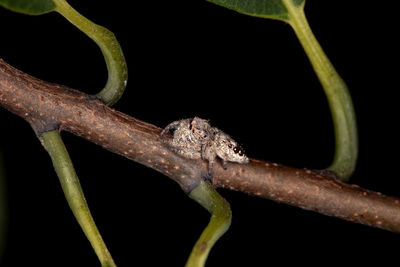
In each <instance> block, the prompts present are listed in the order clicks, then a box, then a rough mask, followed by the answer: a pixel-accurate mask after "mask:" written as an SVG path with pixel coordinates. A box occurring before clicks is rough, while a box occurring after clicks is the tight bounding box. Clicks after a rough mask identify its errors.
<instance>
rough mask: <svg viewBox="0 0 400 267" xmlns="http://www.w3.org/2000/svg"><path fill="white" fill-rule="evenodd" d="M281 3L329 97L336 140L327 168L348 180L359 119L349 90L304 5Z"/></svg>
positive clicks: (289, 0)
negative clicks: (323, 45) (328, 55)
mask: <svg viewBox="0 0 400 267" xmlns="http://www.w3.org/2000/svg"><path fill="white" fill-rule="evenodd" d="M282 1H283V3H284V4H285V6H286V8H287V9H288V13H289V20H288V22H289V24H290V25H291V26H292V27H293V29H294V31H295V33H296V35H297V37H298V38H299V40H300V43H301V44H302V46H303V48H304V50H305V52H306V54H307V56H308V58H309V60H310V62H311V64H312V66H313V68H314V71H315V73H316V74H317V76H318V78H319V81H320V82H321V84H322V87H323V88H324V91H325V94H326V96H327V98H328V103H329V106H330V109H331V113H332V118H333V124H334V131H335V137H336V147H335V156H334V160H333V162H332V164H331V166H330V167H329V168H328V169H329V170H331V171H333V172H334V173H335V174H336V175H338V176H339V177H340V178H341V179H342V180H345V181H347V180H348V179H349V178H350V176H351V175H352V173H353V172H354V169H355V166H356V161H357V156H358V136H357V124H356V116H355V112H354V108H353V103H352V100H351V96H350V93H349V90H348V89H347V86H346V84H345V83H344V81H343V80H342V78H341V77H340V76H339V74H338V73H337V72H336V70H335V68H334V67H333V65H332V63H331V62H330V61H329V59H328V58H327V56H326V55H325V53H324V51H323V50H322V48H321V46H320V45H319V43H318V41H317V39H316V38H315V36H314V34H313V33H312V31H311V29H310V26H309V24H308V22H307V19H306V17H305V14H304V5H302V6H299V7H296V6H295V5H293V3H292V2H291V1H293V0H282Z"/></svg>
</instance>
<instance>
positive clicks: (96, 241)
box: [39, 130, 116, 267]
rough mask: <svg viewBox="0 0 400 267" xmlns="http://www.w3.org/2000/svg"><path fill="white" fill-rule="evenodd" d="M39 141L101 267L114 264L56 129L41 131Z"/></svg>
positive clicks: (112, 266)
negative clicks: (48, 156)
mask: <svg viewBox="0 0 400 267" xmlns="http://www.w3.org/2000/svg"><path fill="white" fill-rule="evenodd" d="M39 138H40V141H41V143H42V144H43V146H44V147H45V149H46V150H47V152H48V153H49V155H50V157H51V160H52V162H53V166H54V169H55V171H56V173H57V175H58V178H59V180H60V182H61V186H62V189H63V191H64V194H65V197H66V199H67V201H68V204H69V206H70V208H71V210H72V212H73V214H74V215H75V218H76V219H77V221H78V223H79V225H80V226H81V228H82V230H83V232H84V233H85V235H86V237H87V238H88V239H89V241H90V243H91V245H92V247H93V249H94V251H95V253H96V254H97V257H98V258H99V260H100V262H101V264H102V266H103V267H106V266H107V267H114V266H116V265H115V263H114V261H113V259H112V257H111V254H110V253H109V251H108V249H107V247H106V245H105V243H104V241H103V239H102V237H101V235H100V232H99V230H98V229H97V227H96V224H95V222H94V220H93V217H92V215H91V214H90V210H89V207H88V205H87V203H86V199H85V196H84V195H83V191H82V188H81V185H80V183H79V179H78V176H77V175H76V172H75V169H74V166H73V164H72V161H71V159H70V157H69V155H68V152H67V149H66V148H65V145H64V143H63V141H62V139H61V136H60V133H59V131H58V130H54V131H49V132H45V133H43V134H42V135H41V136H40V137H39Z"/></svg>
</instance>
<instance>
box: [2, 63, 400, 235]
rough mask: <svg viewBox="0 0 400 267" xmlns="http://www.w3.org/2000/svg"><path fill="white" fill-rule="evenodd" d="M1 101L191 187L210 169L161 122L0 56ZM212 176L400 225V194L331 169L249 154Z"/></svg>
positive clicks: (306, 205)
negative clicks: (177, 144)
mask: <svg viewBox="0 0 400 267" xmlns="http://www.w3.org/2000/svg"><path fill="white" fill-rule="evenodd" d="M0 106H2V107H4V108H5V109H7V110H9V111H10V112H12V113H14V114H16V115H18V116H20V117H23V118H24V119H25V120H26V121H28V122H29V123H30V124H31V126H32V127H33V129H34V130H35V132H36V134H37V135H40V134H41V133H42V132H45V131H49V130H53V129H60V130H64V131H68V132H71V133H73V134H75V135H78V136H81V137H83V138H85V139H86V140H88V141H91V142H94V143H96V144H98V145H100V146H102V147H104V148H105V149H108V150H109V151H111V152H114V153H117V154H120V155H122V156H124V157H127V158H129V159H131V160H133V161H135V162H138V163H140V164H144V165H146V166H147V167H149V168H153V169H155V170H157V171H159V172H161V173H163V174H165V175H166V176H168V177H170V178H171V179H173V180H174V181H176V182H177V183H178V184H179V185H180V186H181V188H182V189H183V190H184V191H185V192H187V193H188V192H190V191H191V190H192V189H193V187H195V186H196V185H197V184H198V183H199V182H200V181H201V180H202V179H204V177H206V176H207V163H206V162H204V161H203V160H201V159H199V160H191V159H186V158H182V157H180V156H179V155H177V154H175V153H174V152H172V151H171V150H169V149H168V147H167V146H165V144H163V143H162V142H160V141H159V140H158V136H159V134H160V132H161V129H160V128H159V127H157V126H154V125H152V124H149V123H146V122H143V121H140V120H137V119H135V118H132V117H130V116H128V115H126V114H123V113H121V112H118V111H116V110H114V109H111V108H109V107H107V106H105V105H104V104H103V103H101V102H100V101H99V100H98V99H96V98H95V97H93V96H89V95H87V94H84V93H82V92H79V91H76V90H73V89H70V88H68V87H65V86H61V85H57V84H52V83H48V82H45V81H41V80H39V79H36V78H34V77H31V76H29V75H27V74H25V73H23V72H21V71H18V70H16V69H15V68H13V67H11V66H10V65H8V64H7V63H5V62H4V61H2V60H1V59H0ZM213 183H214V185H215V186H216V187H225V188H228V189H231V190H237V191H241V192H244V193H247V194H250V195H254V196H259V197H263V198H267V199H271V200H274V201H277V202H282V203H286V204H290V205H293V206H298V207H300V208H303V209H307V210H313V211H316V212H319V213H322V214H325V215H329V216H335V217H339V218H342V219H345V220H348V221H353V222H358V223H362V224H366V225H371V226H375V227H379V228H382V229H386V230H391V231H395V232H400V199H398V198H394V197H389V196H385V195H382V194H380V193H379V192H373V191H370V190H366V189H363V188H360V187H358V186H356V185H351V184H345V183H342V182H340V181H338V180H336V179H335V178H334V177H333V175H332V174H331V173H329V172H327V171H315V170H314V171H313V170H306V169H297V168H291V167H287V166H283V165H279V164H276V163H271V162H266V161H260V160H256V159H250V163H249V164H235V163H229V164H227V169H226V170H224V169H223V168H222V167H221V166H220V165H219V164H216V166H215V170H214V175H213Z"/></svg>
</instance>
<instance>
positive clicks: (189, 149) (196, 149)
mask: <svg viewBox="0 0 400 267" xmlns="http://www.w3.org/2000/svg"><path fill="white" fill-rule="evenodd" d="M160 140H161V141H162V142H164V143H166V144H167V145H168V146H169V147H170V148H171V149H172V150H173V151H175V152H176V153H178V154H180V155H182V156H183V157H186V158H190V159H200V158H202V159H204V160H207V161H208V172H209V174H210V175H211V174H212V169H213V165H214V163H215V161H216V158H217V157H218V158H220V159H221V160H222V167H223V168H224V169H226V163H227V162H236V163H241V164H245V163H248V162H249V159H248V157H247V156H246V155H245V153H244V151H243V149H242V148H241V147H240V146H239V145H238V144H237V143H236V141H235V140H233V139H232V138H231V137H230V136H229V135H228V134H226V133H224V132H223V131H221V130H219V129H218V128H215V127H211V125H210V124H209V123H208V121H207V120H204V119H201V118H198V117H194V118H189V119H183V120H178V121H174V122H172V123H170V124H169V125H167V127H165V128H164V130H163V131H162V132H161V134H160Z"/></svg>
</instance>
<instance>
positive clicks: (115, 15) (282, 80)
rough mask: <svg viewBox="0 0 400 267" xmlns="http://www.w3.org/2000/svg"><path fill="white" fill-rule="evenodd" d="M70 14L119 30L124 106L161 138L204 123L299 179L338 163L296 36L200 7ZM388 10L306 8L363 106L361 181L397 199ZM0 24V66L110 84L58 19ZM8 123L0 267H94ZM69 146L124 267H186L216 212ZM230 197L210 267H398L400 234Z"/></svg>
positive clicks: (119, 4)
mask: <svg viewBox="0 0 400 267" xmlns="http://www.w3.org/2000/svg"><path fill="white" fill-rule="evenodd" d="M69 2H70V4H71V5H72V6H74V7H75V8H76V9H77V10H78V11H80V12H81V13H82V14H84V15H85V16H87V17H88V18H90V19H91V20H93V21H94V22H96V23H98V24H100V25H103V26H105V27H107V28H109V29H110V30H112V31H113V32H114V33H115V35H116V36H117V38H118V40H119V42H120V44H121V46H122V48H123V50H124V53H125V56H126V59H127V63H128V67H129V83H128V87H127V90H126V93H125V94H124V96H123V97H122V99H121V100H120V101H119V102H118V103H117V104H116V105H115V108H116V109H118V110H120V111H122V112H124V113H127V114H129V115H131V116H134V117H136V118H138V119H141V120H144V121H146V122H149V123H153V124H155V125H158V126H159V127H164V126H165V125H167V124H168V123H169V122H171V121H174V120H177V119H182V118H186V117H192V116H199V117H203V118H207V119H210V121H211V123H212V124H213V125H215V126H217V127H218V128H220V129H222V130H224V131H225V132H227V133H229V134H230V135H232V136H233V137H234V138H235V139H237V140H238V141H239V142H240V143H241V144H242V145H243V146H244V148H245V149H246V151H247V153H248V155H249V156H250V157H253V158H259V159H265V160H270V161H273V162H278V163H282V164H286V165H290V166H295V167H300V168H303V167H307V168H324V167H326V166H328V165H329V164H330V162H331V160H332V155H333V148H334V136H333V129H332V121H331V118H330V112H329V109H328V105H327V101H326V99H325V95H324V93H323V90H322V88H321V86H320V84H319V83H318V80H317V78H316V77H315V74H314V73H313V71H312V68H311V66H310V64H309V62H308V60H307V57H306V56H305V54H304V52H303V51H302V48H301V46H300V44H299V43H298V41H297V39H296V37H295V35H294V33H293V31H292V29H291V28H290V27H289V26H288V25H287V24H285V23H282V22H279V21H272V20H263V19H258V18H254V17H248V16H245V15H241V14H238V13H235V12H232V11H229V10H226V9H223V8H221V7H218V6H215V5H213V4H210V3H208V2H206V1H204V0H191V1H183V0H181V1H132V2H133V3H134V4H133V5H131V6H129V7H128V6H125V5H126V2H127V1H114V2H113V4H110V1H107V2H106V3H99V1H78V0H71V1H69ZM349 2H354V3H349ZM391 12H392V11H391V8H390V6H382V5H379V6H378V5H377V4H375V5H367V4H365V3H364V4H363V5H361V4H359V1H345V0H338V1H334V2H332V1H317V0H309V1H308V2H307V4H306V14H307V16H308V19H309V22H310V24H311V27H312V29H313V31H314V33H315V35H316V37H317V38H318V40H319V42H320V43H321V45H322V47H323V48H324V49H325V52H326V53H327V55H328V56H329V58H330V59H331V61H332V62H333V64H334V65H335V67H336V69H337V70H338V72H339V73H340V74H341V76H342V78H343V79H344V80H345V81H346V82H347V84H348V86H349V89H350V91H351V94H352V96H353V100H354V105H355V110H356V113H357V119H358V125H359V136H360V157H359V163H358V166H357V170H356V173H355V174H354V176H353V177H352V180H351V182H352V183H355V184H358V185H360V186H363V187H365V188H368V189H372V190H376V191H380V192H382V193H385V194H389V195H394V196H400V187H399V185H400V183H399V182H398V179H399V177H398V176H399V175H398V174H397V169H398V156H397V151H398V148H399V140H398V136H399V130H398V129H397V128H396V125H397V124H398V115H397V114H398V99H397V97H396V96H395V93H396V91H397V90H398V76H399V75H398V65H396V64H398V61H399V58H398V47H399V42H398V41H397V40H396V36H397V33H398V23H397V21H396V19H395V16H396V14H391ZM393 13H394V12H393ZM396 23H397V24H396ZM0 25H2V27H1V41H0V57H1V58H2V59H4V60H5V61H6V62H8V63H9V64H11V65H13V66H14V67H16V68H18V69H20V70H22V71H24V72H27V73H29V74H31V75H33V76H36V77H38V78H41V79H43V80H48V81H51V82H56V83H60V84H64V85H68V86H70V87H72V88H75V89H79V90H82V91H84V92H87V93H91V94H94V93H97V92H98V91H99V89H100V88H102V86H103V85H104V83H105V81H106V78H107V72H106V67H105V64H104V61H103V58H102V55H101V53H100V51H99V49H98V48H97V47H96V45H95V44H94V43H93V42H92V41H91V40H90V39H89V38H87V37H86V36H85V35H84V34H82V33H81V32H80V31H79V30H77V29H76V28H75V27H73V26H72V25H71V24H69V23H68V22H67V21H66V20H65V19H63V18H62V17H61V16H60V15H58V14H56V13H51V14H46V15H43V16H27V15H21V14H16V13H12V12H10V11H7V10H5V9H2V8H0ZM0 120H1V124H0V125H1V126H0V147H1V150H2V152H3V154H4V157H5V164H6V171H7V192H8V195H7V199H8V207H9V231H8V233H9V234H8V246H7V249H6V252H5V258H4V263H3V265H2V266H25V265H27V264H29V265H30V266H36V265H37V266H39V265H40V266H64V265H65V266H67V265H68V266H99V264H98V262H97V258H96V256H95V254H94V252H93V251H92V249H91V247H90V244H89V242H88V241H87V240H86V238H85V236H84V235H83V233H82V232H81V230H80V228H79V226H78V224H77V223H76V221H75V219H74V217H73V215H72V213H71V212H70V210H69V208H68V206H67V203H66V201H65V199H64V196H63V193H62V191H61V188H60V185H59V182H58V179H57V177H56V176H55V174H54V172H53V169H52V166H51V162H50V160H49V158H48V156H47V154H46V152H45V151H44V150H43V149H42V147H41V145H40V144H39V142H38V140H37V139H36V137H35V135H34V133H33V131H32V130H31V129H30V126H29V125H28V124H27V123H26V122H25V121H23V120H22V119H21V118H19V117H16V116H15V115H13V114H11V113H9V112H8V111H6V110H4V109H0ZM63 138H64V141H65V143H66V145H67V148H68V150H69V152H70V155H71V157H72V160H73V162H74V164H75V168H76V170H77V172H78V175H79V177H80V180H81V183H82V186H83V189H84V191H85V194H86V198H87V200H88V203H89V206H90V208H91V211H92V214H93V216H94V218H95V220H96V223H97V225H98V227H99V229H100V231H101V233H102V235H103V237H104V239H105V240H106V243H107V245H108V247H109V249H110V251H111V253H112V255H113V257H114V260H115V261H116V263H117V264H118V265H119V266H160V265H163V266H183V265H184V263H185V261H186V259H187V256H188V255H189V253H190V251H191V248H192V246H193V244H194V243H195V241H196V240H197V237H198V236H199V234H200V233H201V231H202V229H203V228H204V227H205V226H206V224H207V222H208V219H209V215H208V213H207V212H206V211H205V210H203V209H202V208H201V207H200V206H199V205H198V204H196V203H194V202H193V201H192V200H190V199H189V198H187V197H186V195H185V194H184V193H183V192H182V191H181V190H180V188H179V186H178V185H177V184H176V183H174V182H173V181H172V180H170V179H166V177H165V176H163V175H161V174H159V173H157V172H155V171H154V170H152V169H148V168H146V167H144V166H142V165H139V164H137V163H134V162H131V161H129V160H127V159H125V158H123V157H121V156H118V155H115V154H112V153H110V152H108V151H106V150H104V149H102V148H100V147H97V146H95V145H93V144H91V143H89V142H87V141H85V140H82V139H80V138H78V137H75V136H73V135H71V134H69V133H63ZM220 192H221V194H222V195H223V196H224V197H225V198H227V199H228V201H229V202H230V203H231V207H232V210H233V216H234V217H233V222H232V226H231V228H230V230H229V232H228V233H227V234H226V235H225V236H224V237H223V238H222V239H221V240H220V241H219V242H218V243H217V245H216V246H215V247H214V248H213V250H212V252H211V254H210V257H209V259H208V265H207V266H210V267H211V266H266V265H270V266H271V261H278V262H279V263H280V264H284V265H286V264H293V263H296V264H299V265H301V264H307V265H309V266H320V265H321V263H322V264H323V263H324V262H326V261H329V262H331V263H342V262H343V261H346V262H349V263H353V264H357V265H361V264H363V263H369V262H371V261H372V260H379V261H380V262H381V266H388V265H390V264H389V263H390V262H391V261H392V260H394V259H395V260H396V261H397V260H398V256H397V255H396V253H398V242H399V236H398V235H397V234H394V233H391V232H387V231H383V230H379V229H375V228H370V227H367V226H363V225H358V224H353V223H350V222H346V221H342V220H340V219H336V218H331V217H326V216H323V215H320V214H317V213H314V212H310V211H304V210H301V209H299V208H296V207H290V206H287V205H284V204H276V203H274V202H272V201H269V200H265V199H259V198H255V197H251V196H247V195H245V194H243V193H238V192H230V191H228V190H220ZM395 244H397V245H395ZM321 257H322V260H321ZM140 262H142V263H140ZM143 262H144V263H143Z"/></svg>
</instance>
